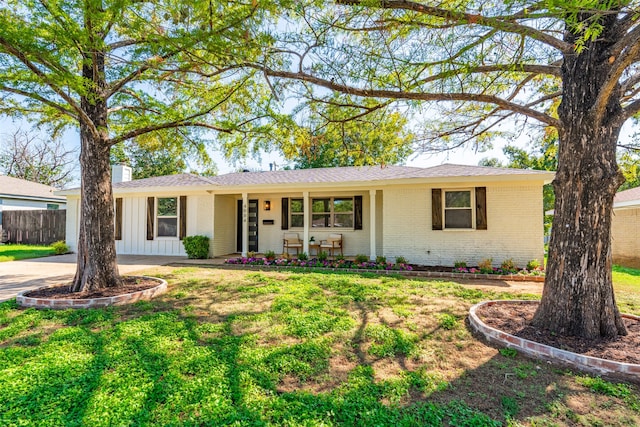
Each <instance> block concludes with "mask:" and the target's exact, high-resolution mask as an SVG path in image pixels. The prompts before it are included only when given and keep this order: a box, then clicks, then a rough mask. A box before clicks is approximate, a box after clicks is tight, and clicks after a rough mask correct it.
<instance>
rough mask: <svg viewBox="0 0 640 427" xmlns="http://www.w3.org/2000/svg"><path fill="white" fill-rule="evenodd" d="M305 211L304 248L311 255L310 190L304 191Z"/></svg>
mask: <svg viewBox="0 0 640 427" xmlns="http://www.w3.org/2000/svg"><path fill="white" fill-rule="evenodd" d="M302 199H303V208H302V209H303V212H304V229H303V230H304V231H303V232H302V242H303V243H302V250H303V251H304V253H306V254H307V255H309V223H310V222H311V221H310V218H311V212H310V211H311V205H310V204H309V192H308V191H303V192H302Z"/></svg>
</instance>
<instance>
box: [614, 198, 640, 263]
mask: <svg viewBox="0 0 640 427" xmlns="http://www.w3.org/2000/svg"><path fill="white" fill-rule="evenodd" d="M611 251H612V253H613V263H614V264H618V265H622V266H625V267H632V268H640V187H636V188H632V189H630V190H626V191H621V192H619V193H617V194H616V197H615V199H613V221H612V223H611Z"/></svg>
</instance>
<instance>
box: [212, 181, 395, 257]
mask: <svg viewBox="0 0 640 427" xmlns="http://www.w3.org/2000/svg"><path fill="white" fill-rule="evenodd" d="M213 197H214V203H213V210H214V215H213V221H214V224H213V230H214V232H213V239H212V255H213V256H214V257H221V256H225V255H228V254H233V253H238V254H241V255H242V256H247V254H248V253H250V252H255V253H265V252H268V251H273V252H275V253H276V254H282V253H283V252H287V249H288V248H287V247H285V246H284V245H283V240H284V237H285V234H287V235H291V234H293V235H297V236H298V237H299V239H300V243H301V245H300V248H299V249H298V252H304V253H306V254H308V255H310V256H316V255H317V254H318V253H319V251H321V250H324V248H320V247H319V242H321V241H324V240H327V239H328V238H329V237H330V236H331V235H335V234H340V235H341V236H342V252H343V254H344V256H345V257H352V256H355V255H358V254H363V255H367V256H368V257H369V258H370V259H375V258H376V256H378V255H382V248H383V245H382V244H383V235H382V224H383V213H382V212H383V191H382V190H377V189H368V188H367V189H363V188H359V189H358V188H353V189H340V190H330V191H306V190H301V191H300V190H298V191H295V190H292V191H287V192H273V191H265V192H255V191H253V192H249V191H247V192H241V193H227V194H223V193H214V195H213ZM289 251H290V253H291V255H293V256H295V253H296V251H295V250H293V249H291V248H289ZM338 252H339V251H338ZM338 252H337V253H338Z"/></svg>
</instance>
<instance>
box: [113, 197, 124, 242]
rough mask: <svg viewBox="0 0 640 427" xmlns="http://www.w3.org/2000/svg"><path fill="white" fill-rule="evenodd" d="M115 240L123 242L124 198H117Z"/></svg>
mask: <svg viewBox="0 0 640 427" xmlns="http://www.w3.org/2000/svg"><path fill="white" fill-rule="evenodd" d="M115 216H116V219H115V221H116V224H115V230H114V231H115V239H116V240H122V197H118V198H116V210H115Z"/></svg>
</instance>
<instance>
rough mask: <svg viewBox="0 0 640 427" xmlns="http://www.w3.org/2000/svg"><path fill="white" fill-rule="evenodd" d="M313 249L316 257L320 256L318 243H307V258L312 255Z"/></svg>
mask: <svg viewBox="0 0 640 427" xmlns="http://www.w3.org/2000/svg"><path fill="white" fill-rule="evenodd" d="M314 249H315V251H316V256H318V254H320V243H316V242H313V243H311V242H309V256H311V255H312V251H313V250H314Z"/></svg>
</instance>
